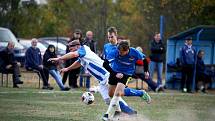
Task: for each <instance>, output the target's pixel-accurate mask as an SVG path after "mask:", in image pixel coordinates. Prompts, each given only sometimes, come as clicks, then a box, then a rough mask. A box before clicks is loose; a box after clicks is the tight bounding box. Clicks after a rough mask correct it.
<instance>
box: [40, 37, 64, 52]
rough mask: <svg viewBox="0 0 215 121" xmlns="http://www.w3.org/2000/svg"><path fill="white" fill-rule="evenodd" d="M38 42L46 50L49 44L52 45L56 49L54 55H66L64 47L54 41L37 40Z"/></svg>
mask: <svg viewBox="0 0 215 121" xmlns="http://www.w3.org/2000/svg"><path fill="white" fill-rule="evenodd" d="M39 42H40V43H42V44H43V45H44V46H45V47H47V48H48V46H49V45H50V44H52V45H54V46H55V48H56V54H57V55H60V56H61V55H64V54H65V53H66V45H64V44H62V43H57V42H55V41H49V40H46V41H41V40H39Z"/></svg>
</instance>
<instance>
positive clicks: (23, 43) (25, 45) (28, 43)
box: [19, 38, 47, 55]
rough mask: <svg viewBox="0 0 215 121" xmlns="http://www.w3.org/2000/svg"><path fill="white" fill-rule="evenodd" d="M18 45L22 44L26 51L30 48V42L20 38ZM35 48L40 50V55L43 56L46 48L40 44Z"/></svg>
mask: <svg viewBox="0 0 215 121" xmlns="http://www.w3.org/2000/svg"><path fill="white" fill-rule="evenodd" d="M19 43H20V44H22V45H23V46H24V47H25V48H26V50H27V49H28V48H29V47H31V40H27V39H21V38H20V39H19ZM37 47H38V48H39V49H40V51H41V54H42V55H44V54H45V51H46V49H47V47H46V46H45V45H43V44H42V43H40V42H38V43H37Z"/></svg>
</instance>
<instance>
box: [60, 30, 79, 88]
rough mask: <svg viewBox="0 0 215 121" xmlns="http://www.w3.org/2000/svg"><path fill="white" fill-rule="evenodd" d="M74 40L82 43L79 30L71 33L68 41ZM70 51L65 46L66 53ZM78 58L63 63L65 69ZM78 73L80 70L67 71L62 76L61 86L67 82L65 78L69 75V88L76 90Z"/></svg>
mask: <svg viewBox="0 0 215 121" xmlns="http://www.w3.org/2000/svg"><path fill="white" fill-rule="evenodd" d="M75 39H79V41H80V42H82V32H81V30H80V29H76V30H75V32H74V33H73V36H72V37H71V39H70V40H69V41H68V43H69V42H71V41H73V40H75ZM69 52H70V50H69V45H67V47H66V53H69ZM77 59H78V58H72V59H69V60H66V62H65V67H69V66H70V65H71V64H73V63H74V62H75V61H76V60H77ZM79 73H80V68H77V69H74V70H71V71H68V72H65V73H64V74H63V80H62V82H63V84H65V83H66V81H67V77H68V75H69V86H70V87H72V88H78V85H77V79H78V75H79Z"/></svg>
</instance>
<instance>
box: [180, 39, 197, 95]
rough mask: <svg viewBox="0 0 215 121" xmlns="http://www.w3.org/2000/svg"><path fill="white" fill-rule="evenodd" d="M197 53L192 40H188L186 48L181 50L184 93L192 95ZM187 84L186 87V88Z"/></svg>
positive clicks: (182, 87)
mask: <svg viewBox="0 0 215 121" xmlns="http://www.w3.org/2000/svg"><path fill="white" fill-rule="evenodd" d="M195 55H196V51H195V49H194V48H193V46H192V38H190V37H188V38H186V41H185V45H184V47H182V48H181V50H180V60H181V64H182V80H181V89H182V92H186V91H187V92H189V93H191V83H192V80H193V71H194V63H195ZM185 83H186V86H184V85H185Z"/></svg>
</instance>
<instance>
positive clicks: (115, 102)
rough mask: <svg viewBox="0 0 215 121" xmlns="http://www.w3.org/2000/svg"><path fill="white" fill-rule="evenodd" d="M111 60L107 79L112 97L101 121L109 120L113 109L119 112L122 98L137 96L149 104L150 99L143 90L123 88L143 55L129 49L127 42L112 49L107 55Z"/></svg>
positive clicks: (146, 72) (147, 75)
mask: <svg viewBox="0 0 215 121" xmlns="http://www.w3.org/2000/svg"><path fill="white" fill-rule="evenodd" d="M107 57H110V60H111V64H110V66H111V69H112V71H109V72H110V77H109V82H108V83H109V85H110V86H109V95H113V98H112V99H111V102H110V105H109V107H108V110H107V112H106V113H105V115H104V116H103V118H102V119H103V120H105V121H106V120H109V114H110V112H111V111H112V109H113V107H115V110H116V111H117V112H121V109H120V106H119V100H120V98H121V97H122V96H139V97H141V98H143V99H144V100H146V102H147V103H150V102H151V97H150V96H149V95H148V94H147V93H146V92H145V91H144V90H135V89H131V88H125V86H126V83H127V81H128V79H129V77H131V76H132V75H133V74H134V72H135V64H136V62H137V61H143V60H142V58H143V54H141V53H140V52H138V51H137V50H136V49H134V48H130V47H129V44H128V42H127V41H121V42H120V43H119V45H118V46H117V49H113V50H112V51H110V52H109V53H108V55H107ZM144 71H145V78H149V73H148V71H147V70H144Z"/></svg>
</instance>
